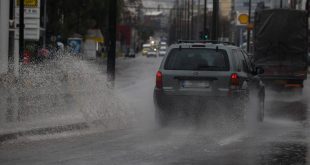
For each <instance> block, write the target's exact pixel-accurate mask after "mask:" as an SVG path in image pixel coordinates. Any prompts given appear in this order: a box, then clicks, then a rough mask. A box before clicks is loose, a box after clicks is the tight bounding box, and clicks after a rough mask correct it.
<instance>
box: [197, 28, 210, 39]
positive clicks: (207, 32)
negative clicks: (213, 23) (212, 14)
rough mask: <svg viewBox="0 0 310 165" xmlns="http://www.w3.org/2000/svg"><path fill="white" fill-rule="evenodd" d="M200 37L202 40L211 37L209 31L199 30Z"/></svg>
mask: <svg viewBox="0 0 310 165" xmlns="http://www.w3.org/2000/svg"><path fill="white" fill-rule="evenodd" d="M199 38H200V39H201V40H208V39H209V31H208V30H205V32H203V31H201V32H199Z"/></svg>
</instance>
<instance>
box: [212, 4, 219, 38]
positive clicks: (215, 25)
mask: <svg viewBox="0 0 310 165" xmlns="http://www.w3.org/2000/svg"><path fill="white" fill-rule="evenodd" d="M218 11H219V0H213V15H212V17H213V18H212V19H213V20H212V40H217V37H218V36H217V33H218V18H219V17H218V14H219V12H218Z"/></svg>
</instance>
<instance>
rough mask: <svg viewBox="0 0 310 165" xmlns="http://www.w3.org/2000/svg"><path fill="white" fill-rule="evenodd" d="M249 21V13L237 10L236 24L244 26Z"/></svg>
mask: <svg viewBox="0 0 310 165" xmlns="http://www.w3.org/2000/svg"><path fill="white" fill-rule="evenodd" d="M248 23H249V15H248V14H247V13H241V12H237V14H236V25H238V26H246V25H247V24H248Z"/></svg>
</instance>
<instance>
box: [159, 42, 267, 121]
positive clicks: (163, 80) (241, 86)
mask: <svg viewBox="0 0 310 165" xmlns="http://www.w3.org/2000/svg"><path fill="white" fill-rule="evenodd" d="M262 73H263V70H262V69H261V68H253V65H252V63H251V62H250V60H249V59H248V56H247V54H245V53H244V52H243V51H241V49H240V48H238V47H236V46H233V45H225V44H214V43H206V42H204V43H198V42H194V43H191V42H188V43H187V42H184V41H183V42H180V43H178V44H174V45H171V46H170V47H169V49H168V52H167V55H166V56H165V57H164V58H163V61H162V63H161V65H160V67H159V70H158V72H157V74H156V86H155V88H154V104H155V107H156V114H155V116H156V120H157V122H158V123H159V124H160V125H161V126H164V125H167V124H168V123H169V122H170V121H171V120H172V119H173V117H175V114H176V113H180V112H181V113H187V112H188V111H195V110H199V111H204V110H205V109H207V111H216V110H217V109H216V108H214V107H210V105H214V104H212V103H213V102H216V103H219V104H221V105H224V106H226V109H225V110H227V114H230V115H232V116H233V117H234V118H237V119H238V120H239V121H243V120H244V115H245V111H246V109H245V107H246V106H245V105H246V104H247V103H248V102H251V103H253V102H254V103H253V104H252V105H251V106H253V108H251V110H253V111H255V114H256V115H257V120H258V121H263V119H264V100H265V87H264V84H263V82H262V81H261V79H260V78H259V76H258V74H262ZM189 103H191V104H189ZM225 112H226V111H225Z"/></svg>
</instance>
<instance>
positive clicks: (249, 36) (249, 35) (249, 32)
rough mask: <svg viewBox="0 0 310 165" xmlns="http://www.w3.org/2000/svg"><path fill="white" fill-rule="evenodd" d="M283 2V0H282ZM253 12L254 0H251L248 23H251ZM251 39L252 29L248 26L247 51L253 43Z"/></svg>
mask: <svg viewBox="0 0 310 165" xmlns="http://www.w3.org/2000/svg"><path fill="white" fill-rule="evenodd" d="M281 2H282V0H281ZM281 8H282V7H281ZM251 13H252V0H249V13H248V15H249V23H248V25H250V24H251ZM250 40H251V30H250V29H249V28H248V29H247V44H246V50H247V52H250V44H251V42H250Z"/></svg>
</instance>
